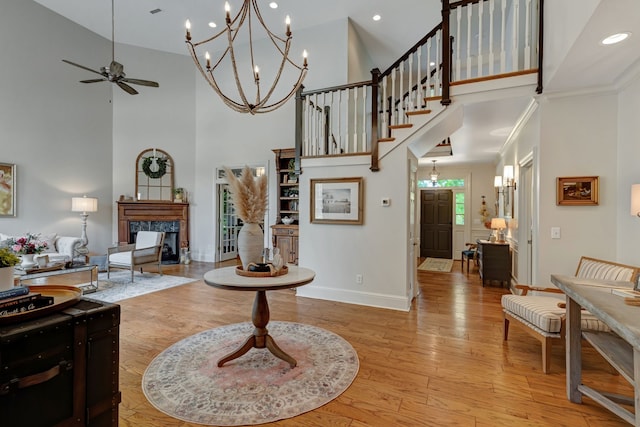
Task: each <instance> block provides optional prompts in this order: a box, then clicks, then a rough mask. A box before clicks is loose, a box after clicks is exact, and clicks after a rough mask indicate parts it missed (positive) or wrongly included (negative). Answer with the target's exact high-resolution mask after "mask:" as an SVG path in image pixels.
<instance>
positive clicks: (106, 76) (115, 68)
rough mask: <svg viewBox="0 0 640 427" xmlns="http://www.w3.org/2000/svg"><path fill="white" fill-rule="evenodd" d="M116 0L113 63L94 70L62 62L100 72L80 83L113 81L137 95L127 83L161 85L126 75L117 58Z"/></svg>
mask: <svg viewBox="0 0 640 427" xmlns="http://www.w3.org/2000/svg"><path fill="white" fill-rule="evenodd" d="M113 2H114V0H111V64H109V66H107V67H100V71H96V70H93V69H91V68H89V67H85V66H84V65H80V64H76V63H75V62H71V61H68V60H66V59H63V60H62V62H66V63H67V64H70V65H73V66H76V67H79V68H82V69H83V70H87V71H91V72H92V73H96V74H100V75H101V76H102V78H100V79H90V80H80V83H98V82H111V83H115V84H117V85H118V86H120V88H122V89H123V90H124V91H125V92H127V93H128V94H130V95H137V94H138V91H137V90H135V89H134V88H132V87H131V86H129V85H128V84H127V83H130V84H134V85H141V86H150V87H159V86H160V85H158V83H156V82H152V81H150V80H140V79H131V78H128V77H126V74H125V73H124V66H123V65H122V64H120V63H119V62H117V61H116V60H115V43H116V42H115V18H114V11H113V9H114V7H113Z"/></svg>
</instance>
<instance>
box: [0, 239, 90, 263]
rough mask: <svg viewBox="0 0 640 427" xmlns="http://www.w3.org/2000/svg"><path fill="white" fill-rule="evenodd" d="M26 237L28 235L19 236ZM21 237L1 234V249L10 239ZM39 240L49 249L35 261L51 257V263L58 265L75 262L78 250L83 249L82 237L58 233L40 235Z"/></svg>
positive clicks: (37, 256) (36, 257)
mask: <svg viewBox="0 0 640 427" xmlns="http://www.w3.org/2000/svg"><path fill="white" fill-rule="evenodd" d="M32 234H38V233H32ZM24 235H26V233H25V234H21V235H19V236H24ZM19 236H14V235H10V234H4V233H0V247H1V246H4V245H5V244H6V242H7V240H8V239H10V238H12V237H14V238H17V237H19ZM39 240H42V241H44V242H47V249H45V250H44V251H43V252H42V253H41V254H39V255H36V256H35V257H34V259H35V260H37V259H38V258H39V257H41V256H44V255H47V256H48V257H49V262H56V263H57V262H67V261H73V259H74V257H75V256H77V249H78V248H79V247H82V239H81V238H80V237H72V236H58V235H57V234H56V233H40V234H39Z"/></svg>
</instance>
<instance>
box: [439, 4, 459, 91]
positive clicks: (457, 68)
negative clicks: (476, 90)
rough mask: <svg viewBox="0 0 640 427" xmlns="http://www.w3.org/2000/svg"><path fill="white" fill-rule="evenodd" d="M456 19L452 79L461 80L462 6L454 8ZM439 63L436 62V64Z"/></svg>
mask: <svg viewBox="0 0 640 427" xmlns="http://www.w3.org/2000/svg"><path fill="white" fill-rule="evenodd" d="M456 19H457V21H458V28H457V29H456V38H455V43H456V75H455V76H454V78H453V80H454V81H457V80H462V71H461V70H460V67H461V66H462V61H461V59H460V55H461V52H460V51H461V49H460V47H461V46H462V35H461V33H462V7H457V8H456ZM438 64H439V62H438V63H436V66H437V65H438Z"/></svg>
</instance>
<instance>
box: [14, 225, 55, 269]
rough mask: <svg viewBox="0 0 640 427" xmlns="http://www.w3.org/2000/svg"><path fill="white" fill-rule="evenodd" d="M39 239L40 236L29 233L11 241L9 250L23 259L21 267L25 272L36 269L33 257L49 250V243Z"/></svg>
mask: <svg viewBox="0 0 640 427" xmlns="http://www.w3.org/2000/svg"><path fill="white" fill-rule="evenodd" d="M39 237H40V235H39V234H31V233H27V235H26V236H22V237H17V238H11V239H9V248H10V249H11V250H12V251H13V252H14V253H15V254H18V255H20V258H22V263H21V264H20V266H21V267H22V268H23V269H25V270H26V269H28V268H33V267H35V266H36V265H37V264H36V262H34V260H33V257H34V256H35V255H37V254H39V253H41V252H42V251H44V250H45V249H47V242H44V241H42V240H40V239H39Z"/></svg>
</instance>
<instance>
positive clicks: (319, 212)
mask: <svg viewBox="0 0 640 427" xmlns="http://www.w3.org/2000/svg"><path fill="white" fill-rule="evenodd" d="M362 186H363V179H362V177H359V178H327V179H312V180H311V222H313V223H318V224H355V225H360V224H362V223H363V219H362V216H363V189H362Z"/></svg>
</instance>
